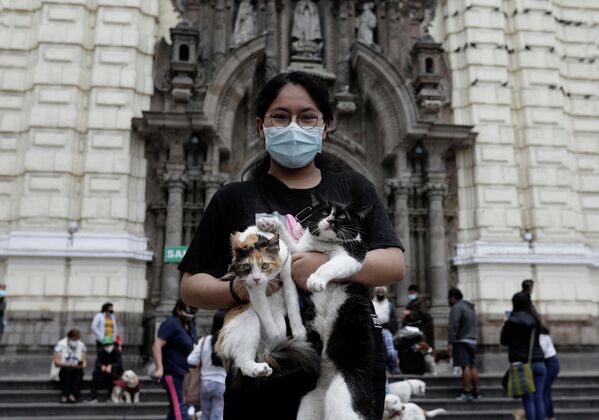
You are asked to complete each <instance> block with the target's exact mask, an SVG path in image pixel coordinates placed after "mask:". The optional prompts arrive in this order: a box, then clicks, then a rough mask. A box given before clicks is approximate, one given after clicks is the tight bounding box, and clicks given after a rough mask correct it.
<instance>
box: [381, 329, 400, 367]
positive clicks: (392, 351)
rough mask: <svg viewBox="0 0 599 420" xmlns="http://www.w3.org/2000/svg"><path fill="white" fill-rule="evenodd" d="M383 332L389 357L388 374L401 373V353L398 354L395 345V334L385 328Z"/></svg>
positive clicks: (387, 363) (386, 362)
mask: <svg viewBox="0 0 599 420" xmlns="http://www.w3.org/2000/svg"><path fill="white" fill-rule="evenodd" d="M382 332H383V341H384V342H385V350H386V351H387V357H386V359H385V365H386V366H387V374H388V375H389V374H390V375H394V374H396V373H399V355H398V354H397V349H396V348H395V346H394V345H393V336H392V335H391V331H389V330H388V329H386V328H383V331H382ZM388 375H387V376H388Z"/></svg>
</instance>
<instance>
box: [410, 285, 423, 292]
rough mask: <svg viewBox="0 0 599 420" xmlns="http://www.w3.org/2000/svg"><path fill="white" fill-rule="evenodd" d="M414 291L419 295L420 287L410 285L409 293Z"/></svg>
mask: <svg viewBox="0 0 599 420" xmlns="http://www.w3.org/2000/svg"><path fill="white" fill-rule="evenodd" d="M412 291H413V292H417V293H419V292H420V289H418V285H416V284H410V285H409V286H408V292H412Z"/></svg>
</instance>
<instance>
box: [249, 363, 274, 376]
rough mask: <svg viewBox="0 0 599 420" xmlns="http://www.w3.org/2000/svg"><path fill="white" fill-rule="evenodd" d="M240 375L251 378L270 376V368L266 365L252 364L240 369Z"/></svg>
mask: <svg viewBox="0 0 599 420" xmlns="http://www.w3.org/2000/svg"><path fill="white" fill-rule="evenodd" d="M241 373H243V374H244V375H245V376H249V377H252V378H257V377H260V376H270V375H271V374H272V368H271V367H270V366H268V364H266V363H252V364H250V365H248V366H243V367H241Z"/></svg>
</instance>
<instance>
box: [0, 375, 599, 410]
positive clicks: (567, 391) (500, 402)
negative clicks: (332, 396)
mask: <svg viewBox="0 0 599 420" xmlns="http://www.w3.org/2000/svg"><path fill="white" fill-rule="evenodd" d="M406 378H417V377H414V376H410V377H403V376H395V377H393V378H392V380H399V379H406ZM418 379H422V380H424V382H425V383H426V384H427V393H426V397H424V398H414V399H413V400H412V401H413V402H415V403H416V404H418V405H420V406H421V407H422V408H424V409H427V410H432V409H435V408H444V409H446V410H447V411H448V414H447V415H445V416H442V418H446V419H463V420H470V419H472V420H478V419H484V420H499V419H501V420H510V419H512V413H513V412H514V411H515V410H516V409H518V408H521V406H522V405H521V402H520V401H519V400H514V399H510V398H506V397H505V396H504V393H503V389H502V388H501V386H500V379H501V375H499V374H494V375H493V374H484V375H481V393H482V395H483V399H482V400H479V401H472V402H464V401H459V400H456V399H455V397H456V396H457V395H458V394H459V393H460V378H459V377H456V376H451V375H439V376H424V377H420V378H418ZM141 380H142V391H141V396H140V397H141V402H140V404H137V405H116V404H113V403H111V402H100V403H97V404H86V403H84V402H82V403H78V404H60V403H59V402H58V399H59V397H60V393H59V391H58V384H57V383H55V382H50V381H48V379H47V377H45V376H37V377H23V378H16V377H9V378H6V377H5V378H0V419H11V420H34V419H41V418H44V419H50V420H58V419H61V420H120V419H128V420H158V419H164V416H165V414H166V412H167V407H168V403H167V400H166V394H165V392H164V390H163V389H162V387H161V386H160V385H159V384H157V383H155V382H153V381H152V380H150V378H148V377H147V376H142V377H141ZM90 382H91V378H90V377H89V375H86V377H85V378H84V382H83V389H82V394H81V398H82V399H83V400H85V399H87V398H88V396H89V387H90ZM106 395H107V394H101V395H100V396H101V397H103V396H106ZM554 401H555V405H556V412H557V415H558V416H559V417H560V418H561V419H583V420H586V419H594V420H597V419H599V375H596V374H595V375H593V374H566V373H564V374H563V375H562V376H560V377H559V378H558V380H557V381H556V383H555V385H554ZM440 418H441V416H440Z"/></svg>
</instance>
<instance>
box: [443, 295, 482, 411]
mask: <svg viewBox="0 0 599 420" xmlns="http://www.w3.org/2000/svg"><path fill="white" fill-rule="evenodd" d="M447 299H448V301H449V306H450V307H451V310H450V311H449V326H448V331H447V341H448V342H449V343H448V346H447V349H448V350H449V352H450V354H451V355H452V356H453V366H454V367H460V368H462V389H463V393H462V395H460V396H459V397H458V399H461V400H464V401H472V400H478V399H480V398H481V396H480V393H479V386H478V370H477V369H476V313H475V312H474V304H473V303H472V302H469V301H467V300H464V296H463V295H462V292H461V291H460V290H459V289H457V288H455V287H452V288H451V289H449V293H448V295H447Z"/></svg>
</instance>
